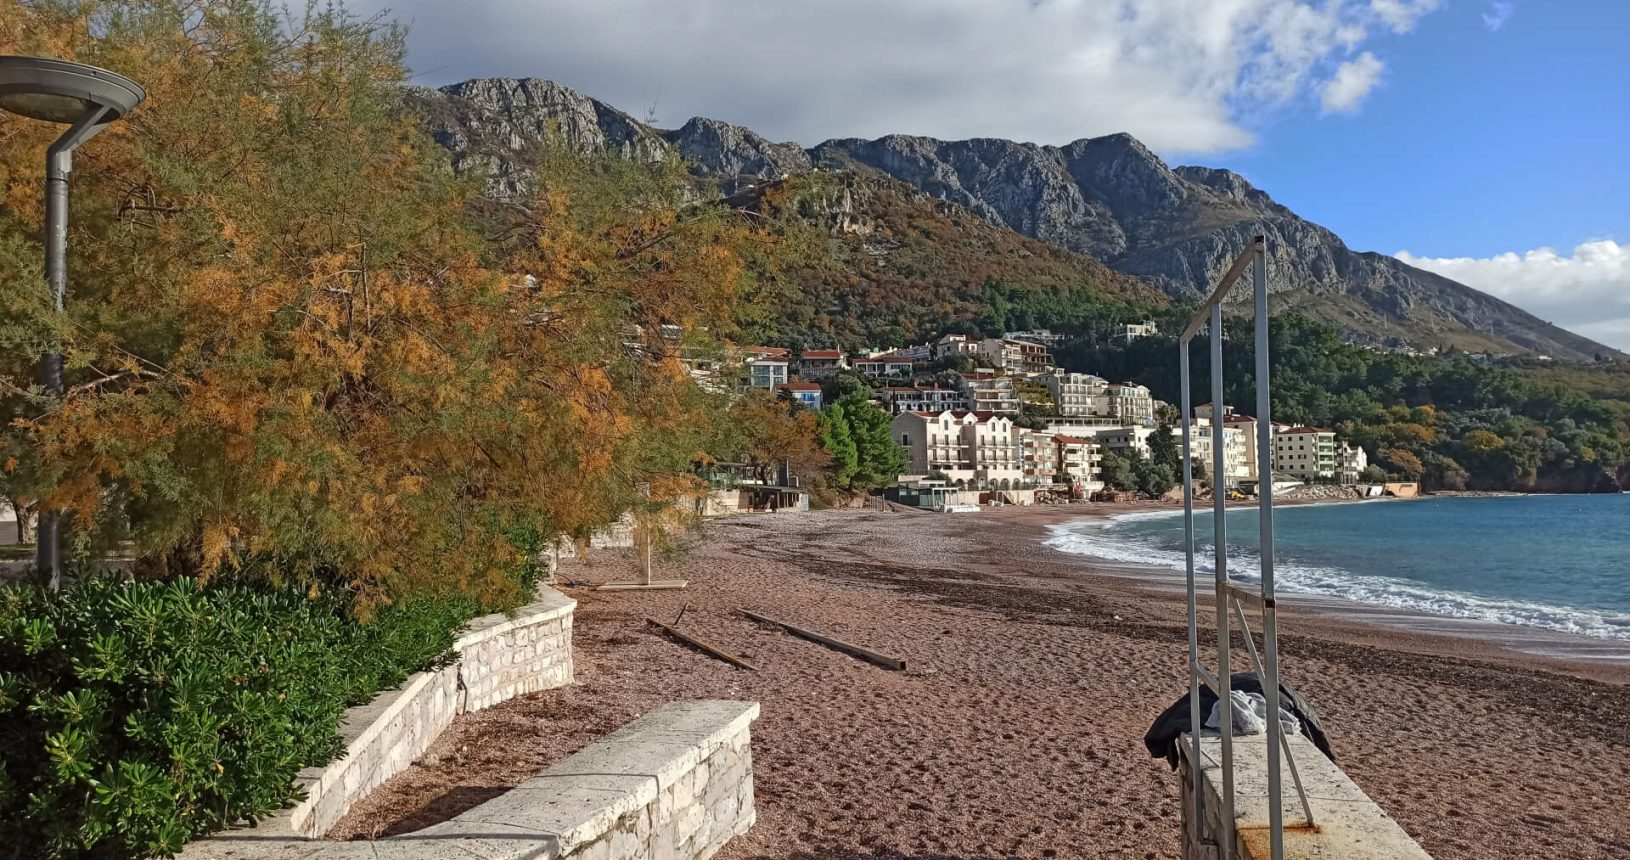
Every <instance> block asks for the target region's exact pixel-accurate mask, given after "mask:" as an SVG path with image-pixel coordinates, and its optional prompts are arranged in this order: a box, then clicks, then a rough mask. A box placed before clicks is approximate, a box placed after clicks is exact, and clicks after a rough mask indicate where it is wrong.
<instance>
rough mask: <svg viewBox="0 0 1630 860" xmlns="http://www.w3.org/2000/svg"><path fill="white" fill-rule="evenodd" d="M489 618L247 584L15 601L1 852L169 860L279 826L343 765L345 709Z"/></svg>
mask: <svg viewBox="0 0 1630 860" xmlns="http://www.w3.org/2000/svg"><path fill="white" fill-rule="evenodd" d="M476 611H478V610H477V607H476V606H475V605H474V604H473V603H472V602H470V601H467V600H456V599H455V600H448V601H432V600H428V599H419V600H416V601H412V602H409V603H406V604H401V605H396V606H392V607H389V608H386V609H384V610H382V611H381V612H379V614H378V615H377V617H376V618H375V619H374V621H373V623H371V624H368V625H359V624H357V623H356V622H355V621H353V620H351V619H349V618H348V617H346V616H345V614H344V613H345V604H344V603H343V602H342V601H336V600H332V599H326V598H325V599H312V598H310V597H309V596H307V595H304V594H301V593H297V592H291V591H278V592H267V591H260V590H254V589H250V588H248V587H244V586H238V585H217V586H208V587H199V586H197V585H195V584H194V583H191V582H187V581H177V582H171V583H156V582H116V581H114V580H112V579H109V578H92V579H90V580H88V581H86V582H85V583H83V584H81V585H78V586H76V587H74V588H72V589H70V590H69V591H67V592H64V593H62V594H60V595H55V596H53V595H48V594H46V593H44V592H42V591H41V590H39V589H36V588H33V587H22V586H19V587H11V588H7V589H5V590H3V591H0V721H3V724H4V725H5V731H4V732H0V762H3V763H4V770H3V774H4V776H3V778H0V844H3V845H5V846H7V849H8V850H9V851H11V852H13V854H12V856H26V857H44V858H59V857H60V858H77V857H147V856H164V855H168V854H171V853H174V852H176V851H178V850H180V848H181V845H182V843H183V842H185V841H186V840H187V839H189V838H191V837H193V836H195V835H197V834H200V833H204V832H208V831H210V830H215V829H219V828H221V827H223V826H225V825H227V824H230V823H231V822H233V821H236V820H239V819H242V818H249V819H254V818H257V817H261V816H264V815H267V814H269V813H271V812H272V811H274V810H276V809H278V808H279V807H281V806H283V805H284V804H285V803H286V802H288V801H289V800H290V799H291V798H292V792H293V789H292V780H293V778H294V775H295V774H296V773H297V772H298V771H299V770H300V769H301V768H303V767H307V766H310V765H316V764H321V763H323V762H325V761H327V760H328V759H330V758H331V757H332V756H333V755H334V754H335V753H336V752H338V751H339V749H340V745H339V737H338V735H337V733H336V726H337V723H338V719H339V716H340V713H341V712H342V711H343V709H344V708H345V707H347V706H348V705H351V704H355V703H359V702H362V701H365V700H366V699H368V698H369V697H370V696H372V695H373V694H374V693H375V692H376V691H378V690H380V689H382V688H385V687H388V686H392V685H395V684H397V683H399V682H400V681H401V680H402V679H403V678H405V677H406V675H407V673H408V672H411V671H414V670H417V669H419V668H422V667H425V666H427V665H429V664H432V663H433V662H434V661H436V660H437V659H438V658H440V657H441V656H442V655H445V654H446V653H447V652H448V649H449V648H450V647H451V645H452V640H453V633H454V631H455V630H457V629H458V627H459V626H460V625H461V624H462V623H463V622H464V621H465V620H466V619H467V618H468V617H469V616H470V615H472V614H473V613H474V612H476Z"/></svg>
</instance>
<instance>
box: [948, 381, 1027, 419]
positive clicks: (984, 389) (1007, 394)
mask: <svg viewBox="0 0 1630 860" xmlns="http://www.w3.org/2000/svg"><path fill="white" fill-rule="evenodd" d="M958 389H959V390H960V391H961V392H962V394H963V396H965V397H966V398H967V400H968V408H969V409H970V410H972V411H974V412H998V413H1001V414H1003V415H1014V414H1017V413H1018V411H1019V393H1018V391H1016V390H1015V389H1014V387H1013V380H1012V378H1010V377H1007V376H998V375H996V374H992V373H965V374H963V375H962V378H961V380H960V381H959V382H958Z"/></svg>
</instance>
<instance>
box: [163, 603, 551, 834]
mask: <svg viewBox="0 0 1630 860" xmlns="http://www.w3.org/2000/svg"><path fill="white" fill-rule="evenodd" d="M539 592H540V593H539V595H538V598H537V600H535V601H533V602H532V603H529V604H527V605H526V606H523V607H521V608H520V609H517V610H515V612H513V613H510V614H497V615H488V616H485V617H482V618H478V619H476V620H475V621H473V622H471V623H470V625H469V627H467V628H466V630H465V633H464V634H463V635H462V636H460V637H459V638H458V640H457V641H455V642H454V643H453V648H454V650H456V651H457V652H458V659H457V660H456V661H454V662H453V663H450V664H449V665H447V666H444V667H442V668H440V669H436V670H434V671H430V672H419V673H416V674H414V675H413V676H411V677H409V678H408V679H407V681H406V682H405V683H403V684H402V686H401V687H400V688H398V689H396V690H391V691H388V692H385V693H381V694H380V695H378V696H376V697H375V698H374V700H373V701H371V702H369V703H368V704H366V705H359V706H357V707H355V708H351V709H350V710H348V711H346V712H345V715H344V716H343V717H342V718H341V720H340V737H341V738H342V739H343V740H344V742H345V749H346V752H345V755H343V756H342V757H340V758H338V759H335V760H334V761H332V762H330V763H328V764H327V765H324V766H322V767H312V768H306V769H305V770H303V771H301V772H300V774H299V776H298V777H296V779H295V782H296V784H298V785H299V786H301V787H302V788H304V789H305V791H306V797H305V799H304V800H301V801H300V802H298V803H296V804H295V805H294V806H293V807H290V808H289V809H286V810H283V811H282V812H281V813H279V814H278V815H275V816H273V817H272V818H269V819H266V820H265V821H262V822H261V823H259V824H258V825H256V826H255V827H252V828H248V829H245V830H238V831H232V832H230V833H227V834H220V835H216V836H213V837H209V838H206V839H203V840H200V841H198V842H194V843H192V844H191V845H189V846H188V847H187V849H186V850H185V851H184V852H182V854H181V857H182V858H183V860H193V858H212V857H219V856H229V855H227V854H225V853H223V851H224V849H222V848H221V847H220V846H219V845H217V844H216V843H217V842H218V841H219V840H222V839H230V838H234V837H236V838H237V839H239V840H240V841H241V840H245V839H250V838H255V839H265V840H271V841H274V842H275V841H278V840H282V839H286V838H289V837H294V838H314V837H320V836H322V835H323V834H325V833H327V832H328V829H329V828H330V827H333V826H334V824H335V822H337V821H339V820H340V819H341V818H343V817H344V816H345V813H346V811H347V810H349V809H350V808H351V805H352V804H353V803H355V802H357V801H358V800H360V799H362V798H363V797H366V796H367V795H368V793H369V792H371V791H373V790H374V789H375V788H378V787H379V786H380V785H381V784H383V783H384V782H385V780H388V779H390V778H391V777H392V776H395V775H396V774H398V773H401V772H402V771H403V770H405V769H406V768H407V767H408V765H410V764H412V763H413V762H414V761H415V760H416V759H418V758H419V756H421V755H423V754H424V751H425V750H426V749H428V748H429V747H430V744H431V743H432V742H434V741H435V739H436V737H437V736H438V735H440V734H441V733H442V731H443V730H444V729H446V728H447V726H448V725H450V724H451V723H452V722H453V718H454V717H455V716H457V715H459V714H461V713H464V712H466V711H478V710H481V709H482V708H487V707H491V706H492V705H495V704H498V703H499V702H503V701H507V700H509V699H512V698H515V697H516V696H521V695H525V694H527V693H533V692H537V691H539V690H548V689H551V688H554V687H560V686H563V685H565V684H569V683H571V681H572V610H573V609H574V608H575V607H576V606H577V601H575V600H572V599H571V598H569V597H567V596H566V595H564V594H561V593H560V592H558V591H555V590H554V589H551V588H541V587H540V589H539ZM308 848H309V845H308Z"/></svg>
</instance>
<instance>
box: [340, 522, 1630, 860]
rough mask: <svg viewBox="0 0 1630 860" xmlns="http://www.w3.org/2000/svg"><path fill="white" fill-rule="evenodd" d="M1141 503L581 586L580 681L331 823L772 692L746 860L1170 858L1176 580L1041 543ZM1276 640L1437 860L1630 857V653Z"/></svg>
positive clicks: (508, 778)
mask: <svg viewBox="0 0 1630 860" xmlns="http://www.w3.org/2000/svg"><path fill="white" fill-rule="evenodd" d="M1120 510H1125V508H1119V509H1116V508H1111V507H1108V506H1091V505H1074V506H1068V507H1065V508H1023V509H1020V508H1010V509H1003V510H996V511H988V512H981V513H969V514H951V515H943V514H928V513H895V512H880V511H871V510H867V511H857V510H831V511H818V512H811V513H781V514H761V515H746V516H740V517H733V518H728V519H723V520H717V521H711V522H708V523H706V524H705V525H704V526H703V527H702V529H701V530H700V532H699V533H698V534H697V535H695V536H694V537H693V538H692V539H691V542H690V545H689V546H688V547H687V549H686V551H684V552H683V553H681V554H678V555H676V556H674V557H671V558H664V559H659V560H658V563H657V567H658V574H657V575H658V576H659V577H661V578H683V579H688V580H689V581H690V586H689V587H688V588H686V589H684V590H682V591H658V592H645V593H631V592H594V591H592V590H591V589H589V588H587V587H573V586H562V590H563V591H565V592H566V593H568V594H570V595H571V596H572V597H574V598H576V599H577V600H578V601H579V606H578V610H577V616H576V629H575V634H574V635H575V644H576V653H577V657H576V660H577V682H576V683H574V684H573V685H571V686H569V687H566V688H563V689H559V690H552V691H547V692H544V693H540V694H535V695H532V696H528V697H525V698H522V699H518V700H515V701H511V702H508V703H505V704H503V705H500V706H497V707H494V708H492V709H489V710H486V711H482V712H478V713H475V714H469V715H465V716H463V717H461V718H460V719H459V720H458V721H457V722H456V723H455V725H454V726H453V728H451V729H450V730H448V732H446V733H445V734H444V735H443V736H442V738H441V739H439V740H438V741H437V742H436V744H435V745H434V747H433V748H432V749H431V751H430V752H429V753H428V754H427V755H426V756H425V757H424V759H423V760H421V761H420V762H419V763H418V764H416V765H415V766H414V767H412V768H410V769H409V770H408V771H406V772H404V773H403V774H401V775H399V776H398V777H396V778H395V779H394V780H392V781H391V782H389V783H387V784H386V785H385V786H384V787H383V788H381V789H380V790H379V791H377V792H375V793H374V795H372V796H371V797H369V798H368V799H367V800H365V801H364V802H363V803H361V804H359V805H358V806H357V807H356V808H354V809H353V810H352V812H351V814H350V815H349V816H348V817H347V818H346V819H345V820H344V821H342V822H341V823H340V825H339V826H338V827H337V828H336V830H335V831H334V832H333V833H331V834H330V835H331V837H332V838H359V837H360V838H367V837H368V836H371V835H383V834H394V833H402V832H408V831H411V830H414V829H417V828H419V827H423V826H426V825H428V824H430V823H433V822H435V821H439V820H443V819H445V818H447V817H450V816H452V815H455V814H457V813H458V812H460V811H462V810H464V809H467V808H469V807H471V806H474V805H476V804H478V803H480V802H482V801H484V800H486V799H488V798H490V797H493V796H495V795H496V794H498V793H501V792H502V791H504V790H505V789H507V788H508V787H511V786H514V785H516V784H518V783H520V782H522V781H524V780H525V779H527V778H529V777H530V776H532V775H534V774H535V773H537V772H538V771H540V770H542V769H543V768H545V767H547V766H548V765H549V764H551V763H553V762H554V761H558V760H559V759H560V758H563V757H564V756H566V755H569V754H570V753H571V752H573V751H575V750H576V749H579V748H581V747H583V746H585V745H587V744H588V743H589V742H591V741H593V740H594V739H595V738H597V737H599V736H601V735H604V734H606V733H608V732H610V731H612V730H614V729H615V728H617V727H618V726H620V725H622V724H624V723H626V722H628V721H629V720H631V719H633V718H634V717H636V716H638V715H639V714H641V713H643V712H645V711H647V710H649V709H651V708H653V707H655V706H657V705H659V704H661V703H663V702H667V701H671V700H674V699H682V698H729V699H754V700H758V701H760V702H762V703H763V716H762V718H761V719H760V720H759V722H758V723H757V724H755V725H754V727H753V757H754V769H755V784H756V787H757V803H758V813H759V819H758V824H757V825H756V826H755V827H754V828H753V829H752V831H750V832H749V833H748V834H747V835H745V836H743V837H740V838H738V839H736V840H734V841H733V842H731V843H730V844H729V845H728V846H726V848H725V849H724V850H723V851H722V852H721V853H720V854H719V855H717V856H719V857H720V858H723V860H744V858H787V859H788V860H848V858H857V860H858V858H915V860H974V858H1008V857H1015V858H1047V857H1127V858H1150V860H1152V858H1164V857H1175V856H1177V853H1178V815H1179V812H1178V808H1179V807H1178V805H1179V803H1180V799H1179V797H1178V788H1177V780H1176V778H1175V776H1174V775H1173V774H1172V773H1171V771H1170V770H1169V768H1168V767H1167V765H1166V763H1165V762H1164V761H1163V760H1156V759H1151V758H1150V757H1149V756H1148V753H1147V751H1146V750H1145V749H1144V747H1143V743H1142V736H1143V733H1144V731H1145V730H1146V729H1147V728H1148V726H1149V723H1150V722H1151V721H1152V720H1153V719H1154V717H1155V716H1156V715H1157V714H1158V713H1159V712H1160V711H1161V710H1162V709H1163V708H1165V707H1166V706H1167V705H1169V704H1170V703H1171V702H1172V701H1174V700H1175V699H1176V698H1178V697H1180V696H1181V695H1182V694H1183V693H1184V692H1185V691H1186V689H1187V676H1186V674H1185V671H1184V665H1185V654H1186V635H1187V634H1186V627H1185V621H1184V612H1183V597H1182V594H1181V592H1177V591H1174V590H1173V589H1172V588H1171V587H1170V583H1169V582H1155V581H1153V580H1146V579H1145V578H1140V576H1139V575H1138V574H1137V572H1136V571H1129V570H1127V569H1124V568H1114V567H1112V566H1110V565H1098V564H1095V563H1094V562H1093V561H1092V560H1090V559H1084V558H1082V557H1080V556H1070V555H1066V554H1063V553H1059V552H1056V551H1054V550H1051V549H1049V548H1047V547H1046V546H1044V545H1043V540H1044V539H1045V537H1046V534H1047V533H1046V526H1047V525H1048V524H1050V523H1056V522H1061V521H1064V520H1067V519H1071V518H1080V517H1090V516H1103V515H1107V514H1108V513H1113V512H1118V511H1120ZM634 569H635V559H634V556H633V554H632V553H628V552H616V551H601V552H598V553H595V554H594V555H593V556H592V557H590V558H586V559H580V560H573V561H570V562H568V563H566V564H564V565H562V568H561V570H560V574H561V575H562V576H564V577H569V578H570V579H572V580H574V581H578V582H581V583H586V584H593V583H600V582H607V581H613V580H621V579H627V578H630V575H631V574H632V572H633V571H634ZM742 609H750V610H754V611H757V612H761V613H763V614H765V615H769V616H772V617H775V618H778V619H781V620H784V621H788V622H791V623H794V624H799V625H802V626H806V627H810V628H813V629H815V630H818V631H820V632H822V633H825V634H828V635H830V636H835V637H838V638H841V639H845V640H849V641H852V642H855V643H858V644H862V645H865V646H867V647H869V648H872V649H874V650H877V651H880V652H883V653H885V654H890V655H894V656H898V657H900V658H903V659H904V660H905V661H906V669H905V670H904V671H889V670H886V669H882V668H879V667H877V666H874V665H871V664H869V663H866V662H862V661H860V660H857V659H855V658H853V657H851V656H848V655H845V654H842V653H839V652H837V651H834V650H831V649H828V648H824V647H821V646H819V645H816V644H813V643H811V642H808V641H805V640H802V639H798V638H795V637H793V636H790V635H788V634H787V633H786V632H784V631H782V630H780V629H779V628H776V627H773V626H769V625H764V624H761V623H757V622H754V621H752V620H750V619H748V618H746V617H745V616H743V615H742V614H741V612H740V610H742ZM681 613H683V618H682V621H681V627H682V628H683V629H684V630H686V631H688V632H690V633H692V634H693V635H696V636H699V637H702V638H703V639H705V640H707V641H708V642H710V643H712V644H713V645H715V646H717V647H719V648H720V649H722V650H725V651H727V652H730V653H732V654H734V655H736V656H739V657H741V658H742V659H743V660H745V661H747V662H749V663H751V664H752V665H753V666H755V667H756V669H757V671H746V670H742V669H739V668H735V667H733V666H731V665H728V664H726V663H724V662H722V661H719V660H717V659H714V658H712V657H709V656H706V655H704V654H702V653H699V652H697V651H694V650H691V649H689V648H687V647H684V646H682V645H680V644H677V643H675V642H674V641H673V640H671V639H669V638H667V637H665V636H664V635H662V634H661V633H660V632H659V631H657V630H656V629H655V628H654V627H652V626H650V625H648V624H646V623H645V618H646V617H653V618H657V619H659V620H661V621H664V622H672V621H674V620H675V619H676V618H678V617H679V616H680V615H681ZM1280 628H1281V640H1280V641H1281V654H1282V658H1281V659H1282V661H1283V662H1282V666H1283V667H1284V668H1283V672H1284V677H1285V679H1286V680H1287V681H1288V682H1289V683H1291V684H1292V685H1294V686H1296V687H1297V688H1298V689H1299V690H1300V691H1301V692H1302V693H1303V694H1304V695H1305V696H1306V697H1307V698H1308V699H1309V700H1310V701H1311V702H1312V703H1313V705H1314V706H1315V707H1316V708H1317V709H1318V711H1319V714H1320V716H1321V718H1322V722H1323V725H1324V728H1325V731H1326V732H1327V733H1328V734H1329V736H1330V739H1331V743H1332V746H1333V747H1334V750H1335V753H1336V755H1337V756H1338V758H1339V761H1340V764H1341V766H1342V768H1343V769H1344V770H1345V771H1346V772H1347V774H1348V775H1349V776H1351V777H1352V778H1353V780H1354V781H1355V782H1357V783H1358V784H1359V786H1360V787H1362V788H1363V789H1364V790H1365V791H1366V792H1368V793H1369V794H1370V796H1371V797H1372V798H1374V799H1375V800H1376V801H1377V803H1379V804H1380V806H1381V807H1382V808H1383V809H1385V810H1386V811H1387V812H1388V813H1389V814H1391V815H1392V816H1393V817H1394V818H1396V819H1397V820H1398V821H1399V823H1400V824H1402V825H1403V827H1404V828H1405V829H1406V830H1407V831H1408V832H1409V834H1410V835H1411V836H1413V837H1414V838H1416V839H1417V840H1418V841H1419V842H1420V843H1421V845H1422V846H1423V847H1424V848H1426V850H1427V851H1428V852H1430V853H1431V854H1432V856H1434V857H1436V858H1440V860H1444V858H1481V857H1487V856H1491V853H1498V854H1500V855H1501V856H1512V857H1568V858H1630V815H1626V814H1624V810H1623V803H1622V800H1623V797H1624V796H1625V795H1626V793H1627V792H1630V729H1626V726H1630V669H1627V668H1626V665H1625V664H1623V663H1619V662H1614V661H1603V660H1585V659H1566V658H1559V657H1552V656H1544V655H1542V654H1539V653H1536V652H1535V651H1533V650H1532V649H1530V650H1522V649H1517V648H1513V647H1511V646H1510V644H1509V643H1508V642H1503V641H1502V640H1501V639H1500V638H1498V637H1491V636H1483V635H1479V634H1477V633H1476V632H1475V631H1473V632H1472V633H1471V634H1468V632H1467V631H1466V630H1458V631H1443V632H1438V631H1434V630H1433V629H1432V626H1431V625H1430V624H1415V625H1398V624H1387V623H1382V622H1381V621H1379V620H1377V619H1375V618H1371V617H1367V616H1366V614H1365V613H1363V612H1358V611H1343V609H1342V607H1339V606H1330V605H1320V606H1311V605H1310V606H1307V607H1305V608H1302V609H1299V608H1298V607H1297V606H1296V605H1295V604H1292V605H1291V606H1290V607H1289V608H1286V609H1283V610H1282V611H1281V614H1280ZM1241 647H1243V640H1242V643H1241ZM1562 650H1564V651H1565V650H1566V649H1562ZM1496 846H1497V848H1496Z"/></svg>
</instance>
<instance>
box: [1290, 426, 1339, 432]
mask: <svg viewBox="0 0 1630 860" xmlns="http://www.w3.org/2000/svg"><path fill="white" fill-rule="evenodd" d="M1279 432H1280V433H1334V432H1336V431H1334V430H1326V429H1324V428H1323V427H1292V428H1290V429H1289V430H1281V431H1279Z"/></svg>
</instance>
